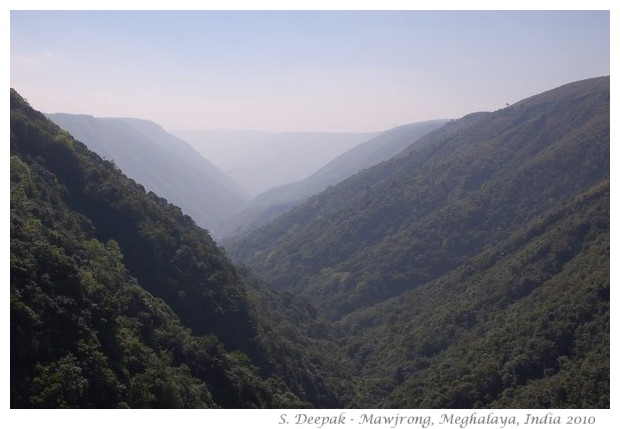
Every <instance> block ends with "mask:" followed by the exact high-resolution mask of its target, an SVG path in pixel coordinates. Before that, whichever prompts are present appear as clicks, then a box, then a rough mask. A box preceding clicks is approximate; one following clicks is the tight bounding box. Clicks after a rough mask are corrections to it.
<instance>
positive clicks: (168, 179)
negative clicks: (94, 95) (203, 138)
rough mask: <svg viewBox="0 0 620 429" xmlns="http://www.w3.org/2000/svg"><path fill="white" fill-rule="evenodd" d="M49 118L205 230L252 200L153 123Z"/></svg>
mask: <svg viewBox="0 0 620 429" xmlns="http://www.w3.org/2000/svg"><path fill="white" fill-rule="evenodd" d="M47 117H48V118H50V119H51V120H52V121H54V122H55V123H56V124H57V125H58V126H60V127H61V128H63V129H65V130H67V131H68V132H69V133H70V134H71V135H72V136H74V137H75V138H76V139H78V140H80V141H82V142H83V143H85V144H86V145H87V146H88V148H89V149H91V150H93V151H95V152H97V153H98V154H99V155H101V156H103V157H104V158H106V159H109V160H112V161H114V163H115V164H116V165H117V166H118V167H119V168H120V169H121V170H122V171H123V172H124V173H125V174H127V175H128V176H130V177H131V178H133V179H135V180H136V181H137V182H138V183H140V184H142V185H143V186H145V187H146V189H148V190H149V191H152V192H154V193H156V194H157V195H159V196H160V197H163V198H166V199H167V200H168V201H170V202H171V203H173V204H175V205H178V206H180V207H182V208H183V210H184V211H185V213H186V214H188V215H190V216H191V217H192V218H193V219H194V220H195V221H196V222H197V223H198V224H199V225H200V226H202V227H203V228H207V229H209V230H211V231H216V230H217V227H218V225H219V224H221V223H222V222H223V221H224V220H226V219H228V218H229V217H230V216H232V215H234V214H236V213H238V212H240V211H241V210H242V209H244V208H245V206H246V205H247V204H248V203H249V201H250V195H249V194H248V193H247V192H246V191H245V190H244V189H243V188H242V187H241V186H240V185H239V184H237V183H236V182H235V181H234V180H232V179H231V178H230V177H228V175H226V174H225V173H224V172H222V171H221V170H220V169H219V168H217V167H216V166H215V165H213V164H212V163H211V162H209V161H208V160H207V159H205V158H203V157H202V156H201V155H200V154H199V153H198V152H196V150H195V149H194V148H193V147H192V146H190V145H189V144H188V143H186V142H185V141H183V140H181V139H179V138H178V137H175V136H173V135H172V134H170V133H168V132H166V131H165V130H164V129H163V128H162V127H161V126H159V125H157V124H155V123H153V122H151V121H147V120H141V119H135V118H95V117H93V116H89V115H70V114H66V113H59V114H48V115H47Z"/></svg>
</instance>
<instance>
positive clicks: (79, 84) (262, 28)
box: [10, 10, 610, 132]
mask: <svg viewBox="0 0 620 429" xmlns="http://www.w3.org/2000/svg"><path fill="white" fill-rule="evenodd" d="M609 74H610V12H609V11H417V10H414V11H385V10H384V11H381V10H379V11H377V10H375V11H329V10H328V11H318V10H299V11H267V10H262V11H170V10H168V11H59V10H56V11H32V10H28V11H15V10H12V11H11V12H10V84H11V87H13V88H15V89H16V90H17V91H18V92H19V93H20V94H21V95H22V96H24V97H25V98H26V99H27V100H28V101H29V102H30V103H31V105H32V106H33V107H34V108H35V109H37V110H41V111H43V112H46V113H57V112H65V113H83V114H91V115H94V116H115V117H138V118H143V119H150V120H152V121H155V122H157V123H159V124H161V125H162V126H164V128H166V129H167V130H187V129H254V130H264V131H271V132H282V131H332V132H333V131H337V132H367V131H381V130H385V129H388V128H391V127H394V126H396V125H401V124H405V123H410V122H417V121H423V120H429V119H437V118H459V117H462V116H464V115H466V114H468V113H471V112H474V111H482V110H484V111H493V110H497V109H499V108H502V107H504V106H505V105H506V103H514V102H517V101H519V100H521V99H523V98H526V97H529V96H531V95H535V94H537V93H540V92H542V91H545V90H548V89H551V88H554V87H557V86H560V85H562V84H565V83H569V82H572V81H576V80H580V79H586V78H589V77H596V76H601V75H609Z"/></svg>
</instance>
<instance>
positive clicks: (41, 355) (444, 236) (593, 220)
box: [10, 76, 611, 409]
mask: <svg viewBox="0 0 620 429" xmlns="http://www.w3.org/2000/svg"><path fill="white" fill-rule="evenodd" d="M35 109H36V106H30V105H29V103H28V102H27V101H26V100H24V99H23V98H22V97H21V96H20V95H19V94H18V93H17V92H16V91H14V90H11V141H10V146H11V264H10V273H11V386H10V387H11V407H14V408H32V407H42V408H118V407H120V408H200V407H206V408H306V407H312V408H420V409H437V408H453V409H458V408H507V409H514V408H534V409H535V408H560V409H562V408H585V409H587V408H609V406H610V294H611V293H610V78H609V77H608V76H605V77H598V78H593V79H586V80H581V81H577V82H572V83H568V84H565V85H562V86H559V87H556V88H552V89H549V90H548V91H545V92H542V93H540V94H537V95H532V96H531V97H529V98H526V99H524V100H521V101H518V102H515V103H513V104H511V105H509V106H506V107H505V108H501V109H498V110H496V111H492V112H475V113H471V114H468V115H466V116H464V117H462V118H460V119H451V120H445V119H442V120H436V121H424V122H414V123H411V124H407V125H403V126H400V127H396V128H393V129H389V130H386V131H384V132H381V133H371V134H363V135H362V134H359V135H355V136H348V137H347V139H346V143H343V145H341V146H338V149H337V150H336V149H334V152H333V153H330V154H329V155H328V154H326V153H323V154H322V155H323V157H324V158H323V159H322V161H320V162H318V161H315V163H314V164H313V165H314V167H312V168H311V169H308V171H303V172H302V171H301V169H299V171H298V173H299V174H300V177H298V178H297V179H296V181H294V182H292V181H291V180H289V181H288V182H286V183H280V184H279V185H280V186H278V187H276V188H275V189H270V190H267V189H268V188H269V186H267V184H266V183H267V182H265V183H262V184H258V183H256V188H254V189H243V184H242V183H241V181H239V180H237V181H235V177H234V176H233V175H231V176H232V177H231V176H229V175H228V174H227V172H225V171H223V169H220V168H218V167H215V163H214V162H213V161H211V160H208V159H205V158H203V157H202V156H201V155H200V154H199V153H198V151H197V150H196V149H195V148H192V146H190V145H189V144H188V143H187V142H186V141H184V140H181V139H180V138H178V137H175V136H173V135H171V134H169V133H168V132H167V131H165V130H164V129H163V128H162V127H160V126H159V125H157V124H155V123H153V122H150V121H144V120H136V119H127V118H126V119H119V118H95V117H92V116H86V115H64V114H50V115H43V114H42V113H40V112H39V111H37V110H35ZM52 121H53V122H52ZM257 135H258V134H257ZM317 136H320V134H318V133H317V135H316V136H314V137H317ZM181 137H182V136H181ZM246 137H248V135H246ZM255 137H256V136H255ZM353 137H354V138H353ZM260 138H266V137H265V135H262V137H260ZM325 139H326V140H325V141H328V140H329V139H328V138H327V137H325ZM343 141H344V140H343ZM331 146H334V145H333V144H331ZM336 152H337V153H336ZM291 165H292V164H291ZM281 180H282V179H281ZM291 182H292V183H291ZM259 188H260V189H262V190H267V192H264V193H262V194H260V195H258V196H256V197H255V198H252V197H251V196H250V195H252V194H256V193H258V192H259Z"/></svg>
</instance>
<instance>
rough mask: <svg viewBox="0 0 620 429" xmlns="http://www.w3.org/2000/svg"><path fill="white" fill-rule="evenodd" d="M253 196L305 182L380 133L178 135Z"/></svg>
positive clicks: (189, 132)
mask: <svg viewBox="0 0 620 429" xmlns="http://www.w3.org/2000/svg"><path fill="white" fill-rule="evenodd" d="M174 134H175V135H177V136H179V137H181V138H182V139H184V140H185V141H187V142H189V143H190V144H191V145H192V146H193V147H194V148H195V149H196V150H197V151H198V152H200V153H201V154H202V156H204V157H205V158H206V159H208V160H210V161H211V162H213V163H214V164H215V165H217V166H218V167H219V168H220V169H222V171H224V172H226V174H228V175H229V176H230V177H232V178H233V179H234V180H235V181H236V182H238V183H239V184H240V185H241V186H243V188H244V189H246V190H247V191H248V192H249V193H250V194H251V195H252V196H256V195H258V194H261V193H263V192H265V191H268V190H269V189H272V188H276V187H278V186H282V185H286V184H288V183H291V182H296V181H299V180H303V179H305V178H306V177H307V176H309V175H311V174H312V173H314V172H315V171H316V170H318V169H319V168H321V167H323V166H324V165H325V164H327V163H328V162H330V161H331V160H332V159H334V158H335V157H337V156H339V155H341V154H343V153H344V152H346V151H347V150H349V149H352V148H354V147H355V146H357V145H359V144H361V143H363V142H365V141H367V140H369V139H371V138H373V137H375V136H376V135H378V134H379V133H330V132H283V133H270V132H265V131H252V130H185V131H183V130H177V131H174Z"/></svg>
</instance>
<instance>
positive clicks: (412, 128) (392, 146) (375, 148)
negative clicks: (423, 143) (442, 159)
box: [218, 120, 446, 241]
mask: <svg viewBox="0 0 620 429" xmlns="http://www.w3.org/2000/svg"><path fill="white" fill-rule="evenodd" d="M445 122H446V121H444V120H435V121H426V122H417V123H413V124H408V125H402V126H400V127H396V128H393V129H391V130H388V131H385V132H383V133H381V134H379V135H378V136H376V137H374V138H371V139H370V140H368V141H367V142H364V143H362V144H360V145H358V146H356V147H354V148H353V149H350V150H348V151H347V152H345V153H343V154H342V155H340V156H338V157H337V158H335V159H334V160H332V161H330V162H329V163H328V164H326V165H325V166H323V167H321V168H320V169H319V170H318V171H316V172H315V173H313V174H312V175H310V176H308V177H307V178H306V179H304V180H301V181H298V182H294V183H289V184H287V185H282V186H279V187H277V188H274V189H271V190H269V191H267V192H264V193H262V194H260V195H258V196H257V197H256V198H254V200H252V201H251V203H250V204H249V206H248V208H247V209H245V210H244V211H243V212H242V213H239V214H238V215H235V216H233V217H232V218H230V219H228V220H227V221H226V222H224V223H223V224H222V225H221V226H220V228H219V230H218V234H219V235H220V236H221V237H224V239H225V241H230V240H231V239H233V238H234V237H240V236H242V235H244V234H247V233H248V232H250V231H253V230H254V229H257V228H259V227H261V226H263V225H265V224H267V223H269V222H270V221H271V220H273V219H275V218H276V217H278V216H279V215H281V214H283V213H285V212H287V211H288V210H290V209H291V208H292V207H294V206H296V205H298V204H301V203H302V202H304V201H306V200H307V199H308V198H310V197H311V196H312V195H314V194H317V193H319V192H321V191H322V190H324V189H326V188H327V187H329V186H331V185H335V184H336V183H338V182H340V181H342V180H344V179H346V178H347V177H349V176H352V175H354V174H356V173H358V172H360V171H361V170H363V169H365V168H368V167H372V166H373V165H376V164H379V163H380V162H382V161H385V160H388V159H390V158H392V157H393V156H395V155H396V154H398V153H399V152H401V151H402V150H404V149H405V148H406V147H408V146H410V145H411V144H412V143H414V142H415V141H416V140H418V139H419V138H420V137H422V136H423V135H425V134H427V133H429V132H431V131H433V130H434V129H436V128H439V127H440V126H441V125H443V124H444V123H445Z"/></svg>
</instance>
